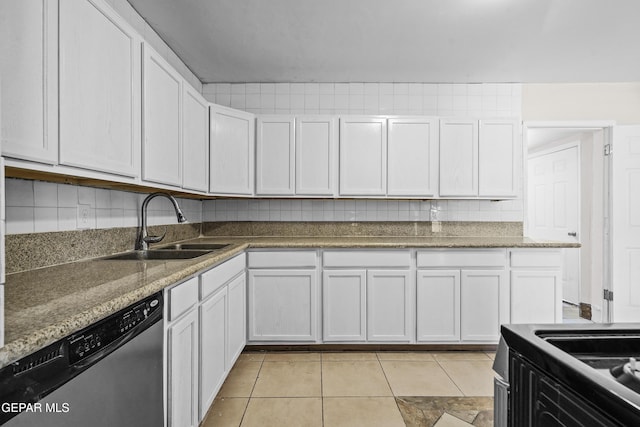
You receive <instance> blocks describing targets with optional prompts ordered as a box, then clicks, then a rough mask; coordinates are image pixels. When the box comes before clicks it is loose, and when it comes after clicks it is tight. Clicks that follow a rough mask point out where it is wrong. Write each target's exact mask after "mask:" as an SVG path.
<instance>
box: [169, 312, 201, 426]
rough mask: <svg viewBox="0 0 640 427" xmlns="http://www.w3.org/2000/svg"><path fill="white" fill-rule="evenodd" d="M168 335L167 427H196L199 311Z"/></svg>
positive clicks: (183, 319)
mask: <svg viewBox="0 0 640 427" xmlns="http://www.w3.org/2000/svg"><path fill="white" fill-rule="evenodd" d="M167 334H168V339H167V353H168V356H167V357H168V360H167V364H168V372H167V377H168V379H169V384H168V392H167V394H168V395H169V396H170V398H169V399H168V408H167V409H168V412H169V413H168V415H167V419H168V427H197V426H198V422H199V420H198V310H195V309H194V310H192V311H190V312H189V313H188V314H186V315H185V316H184V317H182V318H181V319H180V320H178V321H177V322H175V323H174V324H172V325H170V326H169V328H168V330H167Z"/></svg>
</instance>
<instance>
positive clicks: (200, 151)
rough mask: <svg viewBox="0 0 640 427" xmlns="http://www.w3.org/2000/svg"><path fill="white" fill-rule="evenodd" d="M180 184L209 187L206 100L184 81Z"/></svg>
mask: <svg viewBox="0 0 640 427" xmlns="http://www.w3.org/2000/svg"><path fill="white" fill-rule="evenodd" d="M182 88H183V91H182V186H183V187H184V188H188V189H190V190H196V191H203V192H206V191H207V190H208V189H209V103H208V102H207V100H206V99H204V98H203V97H202V95H200V93H198V91H196V90H195V89H194V88H192V87H191V86H189V85H188V84H187V83H183V85H182Z"/></svg>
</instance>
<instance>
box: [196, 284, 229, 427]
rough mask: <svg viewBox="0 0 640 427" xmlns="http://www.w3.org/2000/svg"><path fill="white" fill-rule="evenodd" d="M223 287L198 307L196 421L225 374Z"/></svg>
mask: <svg viewBox="0 0 640 427" xmlns="http://www.w3.org/2000/svg"><path fill="white" fill-rule="evenodd" d="M227 300H228V296H227V287H226V286H225V287H223V288H222V289H220V290H219V291H218V292H216V293H215V294H214V295H212V296H211V297H210V298H209V299H207V300H206V301H205V302H203V303H202V305H201V306H200V399H199V402H200V404H199V407H200V411H199V414H200V418H199V420H202V419H204V416H205V415H206V414H207V411H208V410H209V406H211V403H212V402H213V399H215V397H216V394H217V393H218V390H220V387H222V383H223V382H224V379H225V377H226V375H227V363H226V359H225V358H226V352H227V351H226V350H227Z"/></svg>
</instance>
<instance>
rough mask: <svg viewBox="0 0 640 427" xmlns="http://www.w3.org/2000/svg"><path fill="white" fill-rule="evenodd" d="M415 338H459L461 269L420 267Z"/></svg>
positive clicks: (443, 339) (432, 339) (448, 339)
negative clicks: (424, 268) (422, 268)
mask: <svg viewBox="0 0 640 427" xmlns="http://www.w3.org/2000/svg"><path fill="white" fill-rule="evenodd" d="M416 302H417V304H416V306H417V308H418V309H417V313H416V321H417V325H416V326H417V335H416V341H419V342H420V341H459V340H460V271H459V270H435V271H430V270H419V271H418V275H417V281H416Z"/></svg>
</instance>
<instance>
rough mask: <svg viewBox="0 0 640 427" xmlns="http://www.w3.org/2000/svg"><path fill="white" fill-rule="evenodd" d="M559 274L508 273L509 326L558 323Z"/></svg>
mask: <svg viewBox="0 0 640 427" xmlns="http://www.w3.org/2000/svg"><path fill="white" fill-rule="evenodd" d="M561 322H562V276H561V273H560V271H559V270H558V271H512V272H511V323H561Z"/></svg>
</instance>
